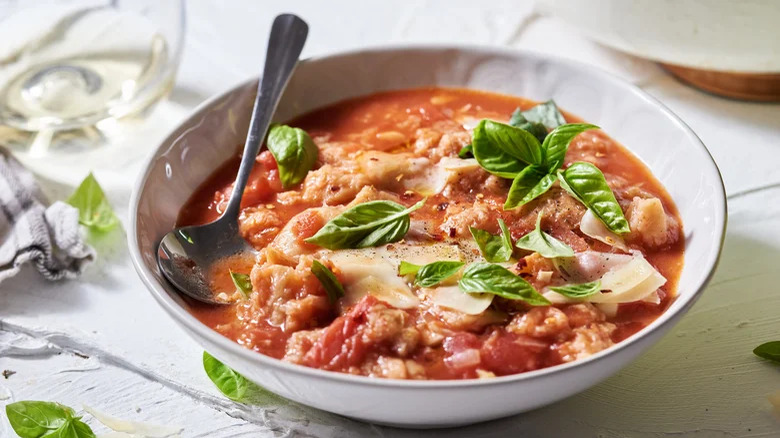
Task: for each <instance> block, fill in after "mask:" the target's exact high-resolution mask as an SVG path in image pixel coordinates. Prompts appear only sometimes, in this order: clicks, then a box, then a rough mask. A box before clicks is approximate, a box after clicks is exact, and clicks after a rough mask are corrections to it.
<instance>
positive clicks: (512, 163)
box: [471, 120, 542, 178]
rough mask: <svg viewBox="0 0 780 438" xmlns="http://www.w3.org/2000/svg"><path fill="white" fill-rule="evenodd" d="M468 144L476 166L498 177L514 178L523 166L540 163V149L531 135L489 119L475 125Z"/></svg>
mask: <svg viewBox="0 0 780 438" xmlns="http://www.w3.org/2000/svg"><path fill="white" fill-rule="evenodd" d="M471 145H472V149H473V152H474V158H476V159H477V162H478V163H479V165H480V166H482V168H483V169H485V170H487V171H488V172H490V173H492V174H494V175H498V176H500V177H502V178H514V177H515V176H516V175H517V174H518V173H520V171H522V170H523V169H524V168H525V167H526V166H527V165H529V164H540V163H541V162H542V146H541V144H540V143H539V140H537V139H536V137H534V136H533V134H531V133H530V132H528V131H525V130H523V129H520V128H515V127H514V126H511V125H505V124H503V123H499V122H494V121H492V120H482V121H481V122H479V124H478V125H477V127H476V128H474V133H473V138H472V141H471Z"/></svg>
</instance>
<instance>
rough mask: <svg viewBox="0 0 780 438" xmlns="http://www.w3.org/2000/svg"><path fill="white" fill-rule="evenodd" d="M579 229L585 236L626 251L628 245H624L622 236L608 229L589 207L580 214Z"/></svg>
mask: <svg viewBox="0 0 780 438" xmlns="http://www.w3.org/2000/svg"><path fill="white" fill-rule="evenodd" d="M580 231H582V232H583V234H585V235H586V236H589V237H592V238H594V239H596V240H598V241H600V242H604V243H606V244H607V245H611V246H614V247H615V248H618V249H622V250H623V251H626V252H628V246H626V242H625V241H624V240H623V238H622V237H620V236H618V235H617V234H615V233H613V232H612V231H610V230H609V229H608V228H607V227H606V225H604V223H603V222H601V221H600V220H599V218H597V217H596V215H594V214H593V212H591V211H590V209H588V210H587V211H586V212H585V215H584V216H582V220H581V221H580Z"/></svg>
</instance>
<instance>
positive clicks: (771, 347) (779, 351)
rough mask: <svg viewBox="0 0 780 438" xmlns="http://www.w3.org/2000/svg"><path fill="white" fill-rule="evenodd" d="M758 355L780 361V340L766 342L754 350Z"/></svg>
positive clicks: (776, 361)
mask: <svg viewBox="0 0 780 438" xmlns="http://www.w3.org/2000/svg"><path fill="white" fill-rule="evenodd" d="M753 354H755V355H756V356H758V357H761V358H764V359H768V360H771V361H772V362H775V363H780V341H771V342H765V343H763V344H761V345H759V346H758V347H756V348H755V349H754V350H753Z"/></svg>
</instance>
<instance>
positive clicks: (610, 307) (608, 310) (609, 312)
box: [595, 303, 619, 318]
mask: <svg viewBox="0 0 780 438" xmlns="http://www.w3.org/2000/svg"><path fill="white" fill-rule="evenodd" d="M595 306H596V308H597V309H599V310H601V312H602V313H603V314H604V315H605V316H606V317H607V318H614V317H616V316H617V311H618V306H619V304H617V303H598V304H595Z"/></svg>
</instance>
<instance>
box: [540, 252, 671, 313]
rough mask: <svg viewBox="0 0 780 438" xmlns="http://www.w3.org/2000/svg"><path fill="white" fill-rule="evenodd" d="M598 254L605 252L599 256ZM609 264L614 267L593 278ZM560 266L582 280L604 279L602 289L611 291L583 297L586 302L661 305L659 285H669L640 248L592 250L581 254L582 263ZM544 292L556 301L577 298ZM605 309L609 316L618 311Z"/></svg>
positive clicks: (553, 301) (551, 299)
mask: <svg viewBox="0 0 780 438" xmlns="http://www.w3.org/2000/svg"><path fill="white" fill-rule="evenodd" d="M581 254H587V253H580V254H577V256H580V255H581ZM597 254H604V255H603V256H599V255H597ZM575 258H576V257H575ZM599 260H600V261H599ZM608 265H611V267H610V268H609V269H608V270H607V271H606V272H604V273H603V274H602V275H601V277H600V278H599V277H595V278H594V277H593V273H596V272H598V273H601V272H603V268H604V267H606V266H608ZM560 269H561V271H562V272H563V273H564V276H568V277H569V278H571V277H574V278H578V279H579V280H578V281H579V282H589V281H595V280H601V289H602V290H606V291H608V292H607V293H604V292H600V293H597V294H594V295H591V296H589V297H586V298H584V299H583V301H587V302H591V303H602V304H615V305H617V304H619V303H631V302H634V301H640V300H646V301H648V302H651V303H655V304H658V303H660V302H661V298H660V296H659V295H658V288H659V287H661V286H663V285H664V284H666V278H664V277H663V276H662V275H661V274H660V273H659V272H658V271H657V270H656V269H655V268H654V267H653V265H651V264H650V263H649V262H648V261H647V260H646V259H645V258H644V256H643V255H642V253H640V252H638V251H637V252H634V253H632V255H620V254H608V253H591V254H589V255H587V256H584V257H582V260H580V263H576V262H575V263H570V264H568V265H561V268H560ZM572 283H574V281H572ZM542 295H544V297H545V298H547V299H548V300H550V302H552V303H555V304H563V303H573V302H577V301H578V300H575V299H571V298H567V297H565V296H563V295H561V294H559V293H557V292H555V291H552V290H550V289H549V288H545V289H544V290H543V293H542ZM602 311H604V313H607V314H608V315H609V314H610V313H616V312H617V308H616V307H615V308H612V307H605V309H602Z"/></svg>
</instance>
